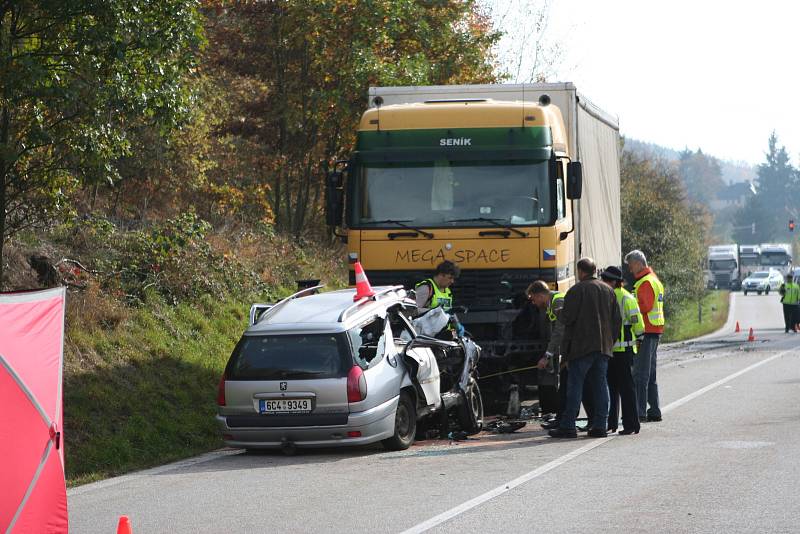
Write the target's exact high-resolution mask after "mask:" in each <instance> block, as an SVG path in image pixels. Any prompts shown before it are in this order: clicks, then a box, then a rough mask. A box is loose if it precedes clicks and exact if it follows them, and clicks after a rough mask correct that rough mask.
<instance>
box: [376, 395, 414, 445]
mask: <svg viewBox="0 0 800 534" xmlns="http://www.w3.org/2000/svg"><path fill="white" fill-rule="evenodd" d="M416 433H417V407H416V406H415V405H414V399H413V398H411V395H409V394H408V393H406V392H405V391H401V392H400V401H399V402H398V403H397V410H396V411H395V413H394V435H393V436H392V437H390V438H386V439H385V440H383V441H382V442H381V443H382V444H383V446H384V447H385V448H386V449H388V450H390V451H402V450H405V449H407V448H409V447H410V446H411V444H412V443H414V436H415V435H416Z"/></svg>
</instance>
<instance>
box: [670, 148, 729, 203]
mask: <svg viewBox="0 0 800 534" xmlns="http://www.w3.org/2000/svg"><path fill="white" fill-rule="evenodd" d="M678 171H679V173H680V176H681V179H682V180H683V184H684V186H685V187H686V193H687V195H688V198H689V200H691V201H692V202H699V203H702V204H705V205H708V204H710V203H711V201H713V200H714V199H716V198H717V193H719V192H720V191H721V190H722V188H723V187H725V183H724V182H723V181H722V169H721V167H720V164H719V161H718V160H717V158H714V157H711V156H707V155H706V154H704V153H703V151H702V150H700V149H699V148H698V149H697V151H696V152H692V151H691V150H688V149H686V150H684V151H683V152H681V153H680V159H679V161H678Z"/></svg>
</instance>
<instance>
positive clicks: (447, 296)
mask: <svg viewBox="0 0 800 534" xmlns="http://www.w3.org/2000/svg"><path fill="white" fill-rule="evenodd" d="M424 284H430V285H431V309H433V308H435V307H437V306H441V307H442V309H443V310H444V311H446V312H450V310H452V309H453V292H452V291H450V288H449V287H448V288H447V289H445V290H441V289H439V286H437V285H436V282H434V281H433V278H428V279H427V280H423V281H422V282H420V283H419V284H417V285H416V286H415V287H419V286H421V285H424Z"/></svg>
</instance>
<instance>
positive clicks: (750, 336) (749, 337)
mask: <svg viewBox="0 0 800 534" xmlns="http://www.w3.org/2000/svg"><path fill="white" fill-rule="evenodd" d="M755 340H756V336H754V335H753V328H752V327H751V328H750V335H749V336H747V341H755Z"/></svg>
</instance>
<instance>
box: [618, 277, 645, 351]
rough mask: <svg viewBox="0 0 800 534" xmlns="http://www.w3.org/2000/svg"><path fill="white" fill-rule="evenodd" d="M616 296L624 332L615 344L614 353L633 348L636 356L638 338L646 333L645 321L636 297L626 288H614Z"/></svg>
mask: <svg viewBox="0 0 800 534" xmlns="http://www.w3.org/2000/svg"><path fill="white" fill-rule="evenodd" d="M614 294H615V295H616V296H617V304H618V305H619V311H620V313H621V314H622V332H620V334H619V339H617V341H616V343H614V352H625V349H627V348H628V347H631V348H632V349H633V353H634V354H636V338H637V337H639V336H641V335H642V334H643V333H644V319H643V318H642V314H641V312H639V303H638V302H637V301H636V297H634V296H633V295H631V294H630V293H629V292H628V291H627V290H626V289H624V288H621V287H616V288H614Z"/></svg>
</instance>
